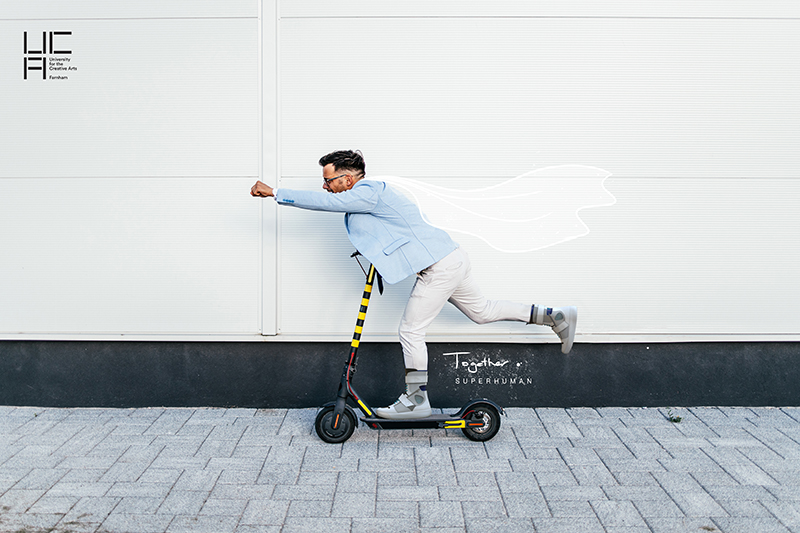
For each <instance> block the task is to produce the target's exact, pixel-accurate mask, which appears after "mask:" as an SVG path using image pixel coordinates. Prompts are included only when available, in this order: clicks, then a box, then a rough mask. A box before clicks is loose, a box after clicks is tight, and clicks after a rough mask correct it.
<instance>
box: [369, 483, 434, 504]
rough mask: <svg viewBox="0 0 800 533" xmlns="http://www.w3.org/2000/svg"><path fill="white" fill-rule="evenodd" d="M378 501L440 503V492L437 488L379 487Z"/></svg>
mask: <svg viewBox="0 0 800 533" xmlns="http://www.w3.org/2000/svg"><path fill="white" fill-rule="evenodd" d="M378 501H415V502H421V501H439V491H438V490H437V488H436V487H417V486H412V485H407V486H403V485H399V486H392V487H380V486H379V487H378Z"/></svg>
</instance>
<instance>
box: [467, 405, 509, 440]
mask: <svg viewBox="0 0 800 533" xmlns="http://www.w3.org/2000/svg"><path fill="white" fill-rule="evenodd" d="M463 418H464V420H466V421H467V424H469V423H470V422H483V425H482V426H476V427H470V426H469V425H467V427H465V428H462V430H461V431H462V432H463V433H464V435H465V436H466V437H467V438H468V439H469V440H474V441H478V442H483V441H487V440H489V439H491V438H492V437H494V436H495V435H497V432H498V431H500V413H499V412H498V411H497V409H495V408H494V406H492V405H489V404H488V403H478V404H475V405H473V406H472V407H471V408H470V410H469V411H467V413H466V414H465V415H464V417H463Z"/></svg>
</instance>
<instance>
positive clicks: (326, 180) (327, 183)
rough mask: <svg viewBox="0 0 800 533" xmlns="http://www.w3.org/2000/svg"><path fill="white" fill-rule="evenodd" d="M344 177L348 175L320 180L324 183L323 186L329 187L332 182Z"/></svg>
mask: <svg viewBox="0 0 800 533" xmlns="http://www.w3.org/2000/svg"><path fill="white" fill-rule="evenodd" d="M345 176H349V174H339V175H338V176H334V177H332V178H322V181H324V182H325V185H330V183H331V182H332V181H333V180H338V179H339V178H343V177H345Z"/></svg>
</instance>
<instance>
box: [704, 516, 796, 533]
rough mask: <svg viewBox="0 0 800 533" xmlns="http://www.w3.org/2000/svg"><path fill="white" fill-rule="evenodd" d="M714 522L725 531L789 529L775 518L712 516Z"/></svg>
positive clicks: (785, 532) (774, 532) (771, 532)
mask: <svg viewBox="0 0 800 533" xmlns="http://www.w3.org/2000/svg"><path fill="white" fill-rule="evenodd" d="M714 523H716V524H717V525H718V526H719V528H720V529H721V530H722V531H724V532H725V533H753V532H754V531H768V532H769V533H789V531H790V530H789V529H787V528H786V527H785V526H784V525H783V524H781V523H780V522H779V521H778V520H777V519H775V518H744V517H730V518H714Z"/></svg>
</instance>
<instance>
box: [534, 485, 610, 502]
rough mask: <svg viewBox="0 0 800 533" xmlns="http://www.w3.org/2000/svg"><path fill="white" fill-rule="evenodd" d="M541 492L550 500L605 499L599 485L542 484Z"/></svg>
mask: <svg viewBox="0 0 800 533" xmlns="http://www.w3.org/2000/svg"><path fill="white" fill-rule="evenodd" d="M542 493H543V494H544V497H545V498H546V499H547V501H551V500H586V501H590V500H605V499H607V498H606V495H605V493H604V492H603V490H602V489H601V488H600V487H590V486H589V487H558V486H543V487H542Z"/></svg>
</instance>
